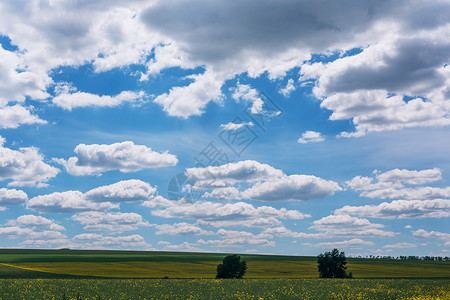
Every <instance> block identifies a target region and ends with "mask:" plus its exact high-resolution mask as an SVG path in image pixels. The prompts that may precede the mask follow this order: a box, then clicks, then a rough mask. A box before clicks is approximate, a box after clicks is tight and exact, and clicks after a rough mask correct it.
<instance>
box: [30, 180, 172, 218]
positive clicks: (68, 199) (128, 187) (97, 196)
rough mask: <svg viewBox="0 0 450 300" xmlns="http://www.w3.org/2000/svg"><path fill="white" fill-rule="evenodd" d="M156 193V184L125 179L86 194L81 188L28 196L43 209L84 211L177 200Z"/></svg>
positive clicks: (167, 203)
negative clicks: (170, 199)
mask: <svg viewBox="0 0 450 300" xmlns="http://www.w3.org/2000/svg"><path fill="white" fill-rule="evenodd" d="M155 193H156V188H154V187H152V186H151V185H150V184H148V183H146V182H144V181H141V180H136V179H132V180H122V181H119V182H116V183H113V184H110V185H105V186H100V187H98V188H94V189H92V190H90V191H88V192H86V193H84V194H83V193H82V192H80V191H66V192H61V193H60V192H55V193H52V194H48V195H41V196H36V197H34V198H32V199H30V200H28V203H27V208H29V209H33V210H35V211H39V212H83V211H104V210H107V209H114V208H119V207H120V203H122V202H125V203H130V202H142V203H141V205H143V206H147V207H166V206H170V205H174V202H172V201H169V200H167V199H164V198H163V197H161V196H155ZM99 216H100V215H99Z"/></svg>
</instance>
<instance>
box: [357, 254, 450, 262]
mask: <svg viewBox="0 0 450 300" xmlns="http://www.w3.org/2000/svg"><path fill="white" fill-rule="evenodd" d="M349 258H369V259H396V260H428V261H450V257H448V256H445V257H442V256H415V255H409V256H389V255H387V256H386V255H369V256H349Z"/></svg>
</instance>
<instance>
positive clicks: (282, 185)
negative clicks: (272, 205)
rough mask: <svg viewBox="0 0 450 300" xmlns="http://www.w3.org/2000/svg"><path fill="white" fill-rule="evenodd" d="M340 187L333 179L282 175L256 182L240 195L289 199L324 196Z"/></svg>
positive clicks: (254, 197)
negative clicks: (270, 179)
mask: <svg viewBox="0 0 450 300" xmlns="http://www.w3.org/2000/svg"><path fill="white" fill-rule="evenodd" d="M340 190H342V188H341V187H340V186H339V185H338V184H337V183H336V182H334V181H331V180H330V181H328V180H324V179H322V178H319V177H316V176H310V175H291V176H284V177H281V178H279V179H275V180H272V181H267V182H258V183H256V184H255V185H254V186H252V187H251V188H250V189H248V190H245V191H244V192H242V197H243V198H247V199H252V200H261V201H290V200H310V199H319V198H325V197H329V196H331V195H333V194H334V193H335V192H337V191H340Z"/></svg>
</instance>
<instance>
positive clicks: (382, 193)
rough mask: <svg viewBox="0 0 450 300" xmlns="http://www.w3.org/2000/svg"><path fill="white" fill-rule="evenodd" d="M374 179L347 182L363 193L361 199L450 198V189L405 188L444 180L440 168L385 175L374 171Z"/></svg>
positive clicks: (356, 179)
mask: <svg viewBox="0 0 450 300" xmlns="http://www.w3.org/2000/svg"><path fill="white" fill-rule="evenodd" d="M374 174H376V175H375V178H376V182H375V181H374V178H370V177H361V176H356V177H354V178H353V179H352V180H349V181H346V182H345V184H346V186H348V187H350V188H352V189H353V190H355V191H362V192H361V194H360V196H361V197H369V198H381V199H386V198H390V199H394V198H397V199H398V198H401V199H413V200H417V199H424V200H425V199H436V198H447V197H449V196H450V187H445V188H437V187H429V186H425V187H413V188H412V187H405V184H408V185H422V184H426V183H431V182H436V181H439V180H441V179H442V174H441V170H440V169H438V168H434V169H427V170H421V171H416V170H405V169H402V170H399V169H393V170H390V171H387V172H385V173H380V172H378V171H377V170H375V171H374Z"/></svg>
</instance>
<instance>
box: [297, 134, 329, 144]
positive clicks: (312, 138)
mask: <svg viewBox="0 0 450 300" xmlns="http://www.w3.org/2000/svg"><path fill="white" fill-rule="evenodd" d="M324 140H325V139H324V138H323V137H322V135H321V134H320V132H316V131H305V132H303V133H302V137H301V138H299V139H298V141H297V142H299V143H300V144H306V143H317V142H323V141H324Z"/></svg>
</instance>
